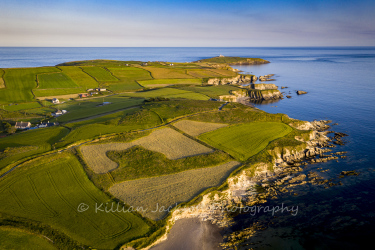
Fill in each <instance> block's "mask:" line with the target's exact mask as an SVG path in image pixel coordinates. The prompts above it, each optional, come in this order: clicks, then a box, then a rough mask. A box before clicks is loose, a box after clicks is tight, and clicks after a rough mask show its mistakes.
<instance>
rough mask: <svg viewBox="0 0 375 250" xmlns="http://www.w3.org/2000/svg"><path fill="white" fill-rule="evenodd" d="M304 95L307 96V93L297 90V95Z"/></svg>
mask: <svg viewBox="0 0 375 250" xmlns="http://www.w3.org/2000/svg"><path fill="white" fill-rule="evenodd" d="M303 94H307V92H306V91H302V90H297V95H303Z"/></svg>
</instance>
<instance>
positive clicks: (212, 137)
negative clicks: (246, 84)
mask: <svg viewBox="0 0 375 250" xmlns="http://www.w3.org/2000/svg"><path fill="white" fill-rule="evenodd" d="M292 130H293V129H292V128H291V127H289V126H288V125H286V124H284V123H277V122H253V123H246V124H240V125H233V126H229V127H224V128H220V129H217V130H215V131H212V132H208V133H205V134H202V135H200V136H199V139H201V140H202V141H204V142H206V143H208V144H210V145H211V146H213V147H216V148H218V149H221V150H223V151H225V152H227V153H229V154H230V155H232V156H233V157H235V158H237V159H239V160H241V161H245V160H247V159H248V158H249V157H250V156H253V155H255V154H257V153H258V152H260V151H261V150H262V149H264V148H265V147H266V146H267V145H268V144H269V143H270V142H271V141H273V140H275V139H277V138H280V137H284V136H285V135H287V134H288V133H290V132H291V131H292Z"/></svg>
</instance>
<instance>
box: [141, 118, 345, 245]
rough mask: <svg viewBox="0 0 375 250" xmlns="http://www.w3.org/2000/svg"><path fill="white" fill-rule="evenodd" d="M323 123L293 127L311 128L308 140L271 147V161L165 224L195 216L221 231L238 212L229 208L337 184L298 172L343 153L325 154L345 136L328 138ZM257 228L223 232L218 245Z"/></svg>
mask: <svg viewBox="0 0 375 250" xmlns="http://www.w3.org/2000/svg"><path fill="white" fill-rule="evenodd" d="M327 123H330V121H324V120H322V121H313V122H305V123H303V124H301V125H299V126H297V127H295V128H297V129H300V130H311V133H310V138H309V140H307V141H304V140H303V139H302V138H298V137H296V138H295V139H296V140H300V141H303V142H305V144H304V145H305V146H304V147H303V148H299V147H296V148H290V149H277V148H275V149H274V150H272V152H270V153H271V155H273V158H274V159H273V163H272V164H270V163H267V162H258V163H256V164H255V165H256V166H255V169H256V170H255V173H254V175H253V176H250V175H249V173H248V171H246V169H245V170H243V171H241V173H239V174H237V175H236V176H234V177H231V178H229V179H228V180H227V183H228V188H227V189H226V190H224V191H214V192H211V193H209V194H206V195H204V196H203V198H202V201H201V202H200V203H199V204H197V205H194V206H191V207H184V208H180V209H176V210H174V212H173V213H172V217H171V219H170V220H169V223H168V224H169V225H173V224H174V223H175V222H176V221H177V220H180V219H184V218H199V219H200V220H202V221H210V222H211V223H213V224H216V225H217V226H219V227H220V228H223V229H224V231H225V230H226V228H228V227H229V226H230V225H231V224H232V223H233V219H232V217H233V216H234V215H235V214H236V213H238V211H236V210H237V209H235V211H233V208H238V207H249V206H255V205H258V204H262V203H265V202H267V200H268V199H272V198H274V197H275V196H277V195H278V194H279V193H283V192H288V191H291V189H292V188H293V187H295V186H298V185H304V184H307V183H311V184H315V185H326V186H327V187H329V186H333V185H340V183H334V182H332V181H329V180H324V179H323V178H322V177H320V176H319V175H318V174H316V173H314V172H311V173H309V174H308V175H305V174H300V172H301V171H302V170H303V169H302V166H303V165H307V164H308V163H310V164H313V163H316V162H325V161H329V160H337V159H338V156H341V157H343V156H342V154H345V153H346V152H338V153H335V154H326V153H329V152H330V151H331V149H330V148H331V147H335V145H333V144H332V143H334V142H335V141H341V137H343V136H346V135H345V134H342V133H335V136H334V137H333V138H330V137H328V136H327V134H328V133H332V131H327V129H329V128H330V126H329V125H327ZM271 165H272V166H271ZM270 169H273V170H270ZM344 174H347V173H343V175H344ZM349 174H351V173H349ZM168 229H169V228H167V231H168ZM260 229H261V228H258V226H257V225H253V226H252V227H251V228H248V229H246V230H242V231H241V232H225V235H226V236H227V237H226V240H225V242H224V243H222V245H221V247H223V248H224V249H226V248H228V249H230V248H231V247H233V246H235V245H236V244H237V243H238V242H239V241H241V240H243V239H246V238H250V237H251V236H252V235H253V234H254V233H255V232H256V231H257V230H260ZM167 237H168V236H167V234H165V235H164V236H163V237H162V238H160V239H159V240H158V241H157V242H155V243H154V244H152V245H151V246H149V247H147V248H145V249H149V248H150V247H152V246H154V245H156V244H158V243H160V242H162V241H164V240H166V239H167Z"/></svg>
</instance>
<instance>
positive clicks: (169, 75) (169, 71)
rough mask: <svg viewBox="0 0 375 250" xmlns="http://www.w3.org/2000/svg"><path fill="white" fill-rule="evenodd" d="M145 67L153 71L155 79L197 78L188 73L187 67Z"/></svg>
mask: <svg viewBox="0 0 375 250" xmlns="http://www.w3.org/2000/svg"><path fill="white" fill-rule="evenodd" d="M143 69H145V70H147V71H149V72H151V75H152V77H153V78H154V79H176V78H195V77H194V76H191V75H188V74H187V71H186V70H185V69H179V68H172V67H170V68H167V67H143Z"/></svg>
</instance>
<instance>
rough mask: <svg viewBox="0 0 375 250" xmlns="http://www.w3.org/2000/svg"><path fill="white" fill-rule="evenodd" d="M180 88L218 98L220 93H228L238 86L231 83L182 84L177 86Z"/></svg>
mask: <svg viewBox="0 0 375 250" xmlns="http://www.w3.org/2000/svg"><path fill="white" fill-rule="evenodd" d="M177 88H178V89H181V90H187V91H192V92H196V93H200V94H203V95H206V96H209V97H211V98H218V97H219V96H221V95H229V94H230V92H231V91H236V90H238V89H239V88H238V87H235V86H231V85H218V86H188V87H186V86H183V87H177Z"/></svg>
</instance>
